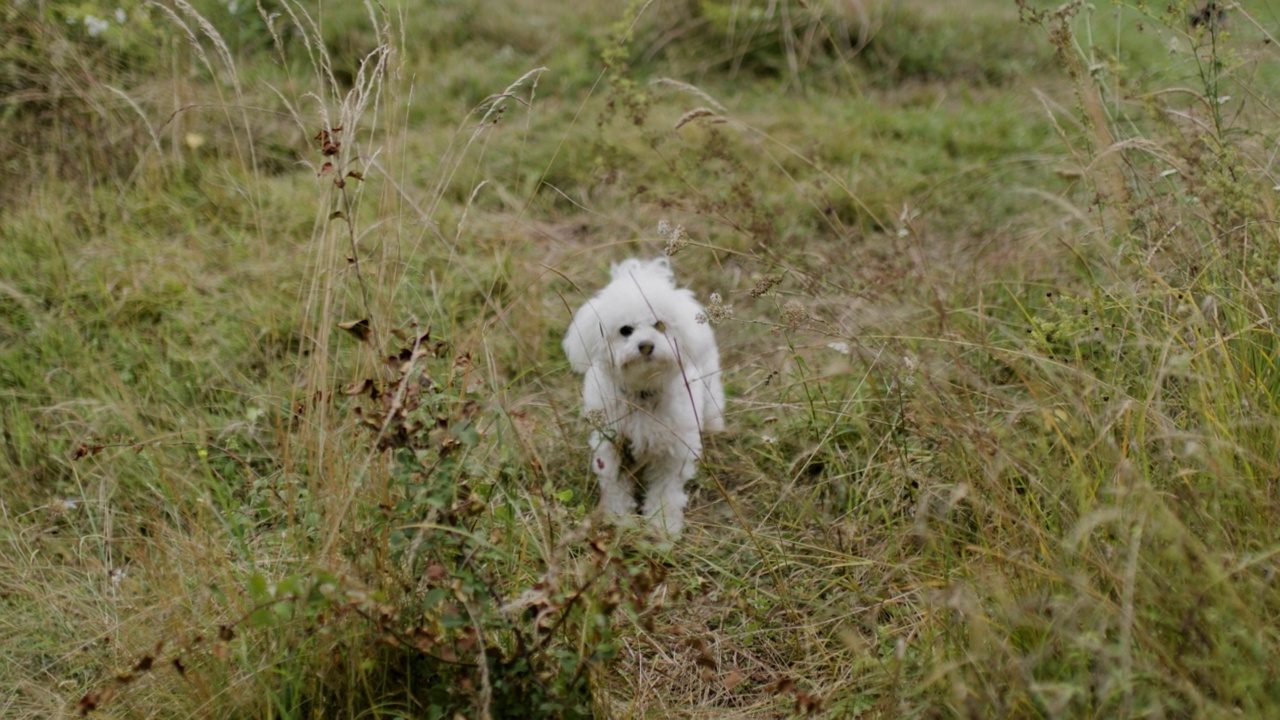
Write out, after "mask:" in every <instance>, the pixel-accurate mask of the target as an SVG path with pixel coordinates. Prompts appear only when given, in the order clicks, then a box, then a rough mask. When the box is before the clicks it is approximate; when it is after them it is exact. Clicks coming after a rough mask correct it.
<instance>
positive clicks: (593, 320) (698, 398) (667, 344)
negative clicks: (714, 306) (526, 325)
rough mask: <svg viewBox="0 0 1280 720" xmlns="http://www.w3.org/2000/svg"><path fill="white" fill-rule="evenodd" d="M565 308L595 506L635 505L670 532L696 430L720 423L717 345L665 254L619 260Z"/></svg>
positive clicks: (697, 439)
mask: <svg viewBox="0 0 1280 720" xmlns="http://www.w3.org/2000/svg"><path fill="white" fill-rule="evenodd" d="M611 274H612V282H610V283H609V285H607V286H606V287H605V288H604V289H603V290H601V291H600V292H599V293H597V294H596V296H595V297H593V298H591V299H590V300H588V301H587V303H586V304H585V305H583V306H582V307H581V308H580V309H579V310H578V312H577V313H576V314H575V315H574V317H573V324H572V325H571V326H570V327H569V332H568V334H567V335H566V336H565V339H564V352H565V355H567V356H568V357H569V362H570V363H571V364H572V365H573V368H574V370H577V371H578V372H580V373H582V374H583V375H585V376H586V377H585V381H584V383H583V387H582V400H583V414H584V415H586V416H587V417H588V418H590V419H591V420H592V422H593V423H594V424H595V425H596V430H595V432H593V433H591V440H590V444H591V470H592V471H593V472H594V473H595V475H596V478H597V479H598V480H599V482H600V508H601V509H602V510H603V511H604V512H605V513H608V514H612V515H624V514H627V513H631V512H634V511H635V509H636V481H637V480H638V481H640V482H642V483H643V486H644V509H643V512H644V515H645V516H646V517H647V518H648V519H649V522H650V523H651V524H652V525H653V526H654V527H655V528H657V529H658V530H659V531H664V532H666V533H667V534H669V535H671V536H675V535H679V534H680V531H681V530H682V529H683V528H684V507H685V504H686V503H687V502H688V500H689V497H688V496H687V495H685V492H684V484H685V482H686V481H687V480H689V479H690V478H692V477H693V475H694V473H695V472H696V470H697V464H698V458H699V457H700V456H701V455H702V431H703V430H706V431H717V430H723V429H724V388H723V386H722V385H721V382H720V353H719V351H718V350H717V349H716V339H715V335H714V334H713V333H712V332H711V326H710V325H709V324H707V318H706V312H705V311H704V310H703V307H702V305H700V304H699V303H698V301H697V300H695V299H694V297H693V292H692V291H690V290H688V289H685V288H676V285H675V277H674V276H673V275H672V273H671V265H670V264H669V263H668V262H667V259H666V258H658V259H656V260H634V259H633V260H625V261H623V262H621V263H618V264H617V265H614V266H613V270H612V273H611Z"/></svg>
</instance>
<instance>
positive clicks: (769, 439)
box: [760, 435, 778, 445]
mask: <svg viewBox="0 0 1280 720" xmlns="http://www.w3.org/2000/svg"><path fill="white" fill-rule="evenodd" d="M760 442H762V443H764V444H765V445H772V444H774V443H776V442H778V438H776V437H774V436H773V435H761V436H760Z"/></svg>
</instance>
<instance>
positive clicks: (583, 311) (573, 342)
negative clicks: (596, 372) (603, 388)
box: [563, 303, 604, 373]
mask: <svg viewBox="0 0 1280 720" xmlns="http://www.w3.org/2000/svg"><path fill="white" fill-rule="evenodd" d="M603 332H604V331H603V330H601V328H600V322H599V319H598V318H597V317H596V311H595V308H593V307H591V303H587V304H586V305H583V306H582V307H580V308H578V312H577V313H575V314H574V316H573V324H571V325H569V332H567V333H566V334H565V336H564V343H563V347H564V354H565V355H566V356H567V357H568V358H569V364H570V365H572V366H573V369H574V370H576V371H578V372H580V373H585V372H586V371H587V370H589V369H590V368H591V356H592V355H593V354H595V353H594V351H593V348H595V347H597V346H598V345H599V343H600V339H601V336H602V334H603Z"/></svg>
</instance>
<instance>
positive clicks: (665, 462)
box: [644, 448, 700, 538]
mask: <svg viewBox="0 0 1280 720" xmlns="http://www.w3.org/2000/svg"><path fill="white" fill-rule="evenodd" d="M699 449H700V448H693V449H691V452H689V453H687V454H683V453H677V454H672V455H668V456H666V457H663V458H660V459H657V460H654V461H653V462H652V463H651V464H650V465H649V466H648V467H647V468H645V474H644V475H645V496H644V515H645V517H647V518H648V519H649V524H650V525H652V526H653V528H654V529H655V530H657V531H658V532H662V533H666V534H667V535H668V536H670V537H673V538H674V537H676V536H678V535H679V534H680V533H681V531H683V530H684V507H685V505H687V504H688V502H689V496H688V495H686V494H685V492H684V484H685V482H687V481H688V480H689V478H691V477H693V475H694V472H695V471H696V469H697V468H696V466H695V463H696V462H697V454H696V453H697V451H698V450H699Z"/></svg>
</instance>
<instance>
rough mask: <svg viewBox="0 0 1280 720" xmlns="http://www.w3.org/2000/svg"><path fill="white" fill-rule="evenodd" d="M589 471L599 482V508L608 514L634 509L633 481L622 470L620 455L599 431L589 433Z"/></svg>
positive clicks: (622, 512)
mask: <svg viewBox="0 0 1280 720" xmlns="http://www.w3.org/2000/svg"><path fill="white" fill-rule="evenodd" d="M591 471H592V472H594V473H595V474H596V481H597V482H599V483H600V509H601V510H602V511H603V512H605V513H606V514H608V515H628V514H630V513H633V512H635V510H636V490H635V483H634V482H632V480H631V474H630V473H627V472H623V468H622V455H621V453H619V452H618V448H617V446H615V445H614V444H613V443H612V442H610V441H609V440H607V439H605V438H603V437H601V436H600V433H599V432H594V433H591Z"/></svg>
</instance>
